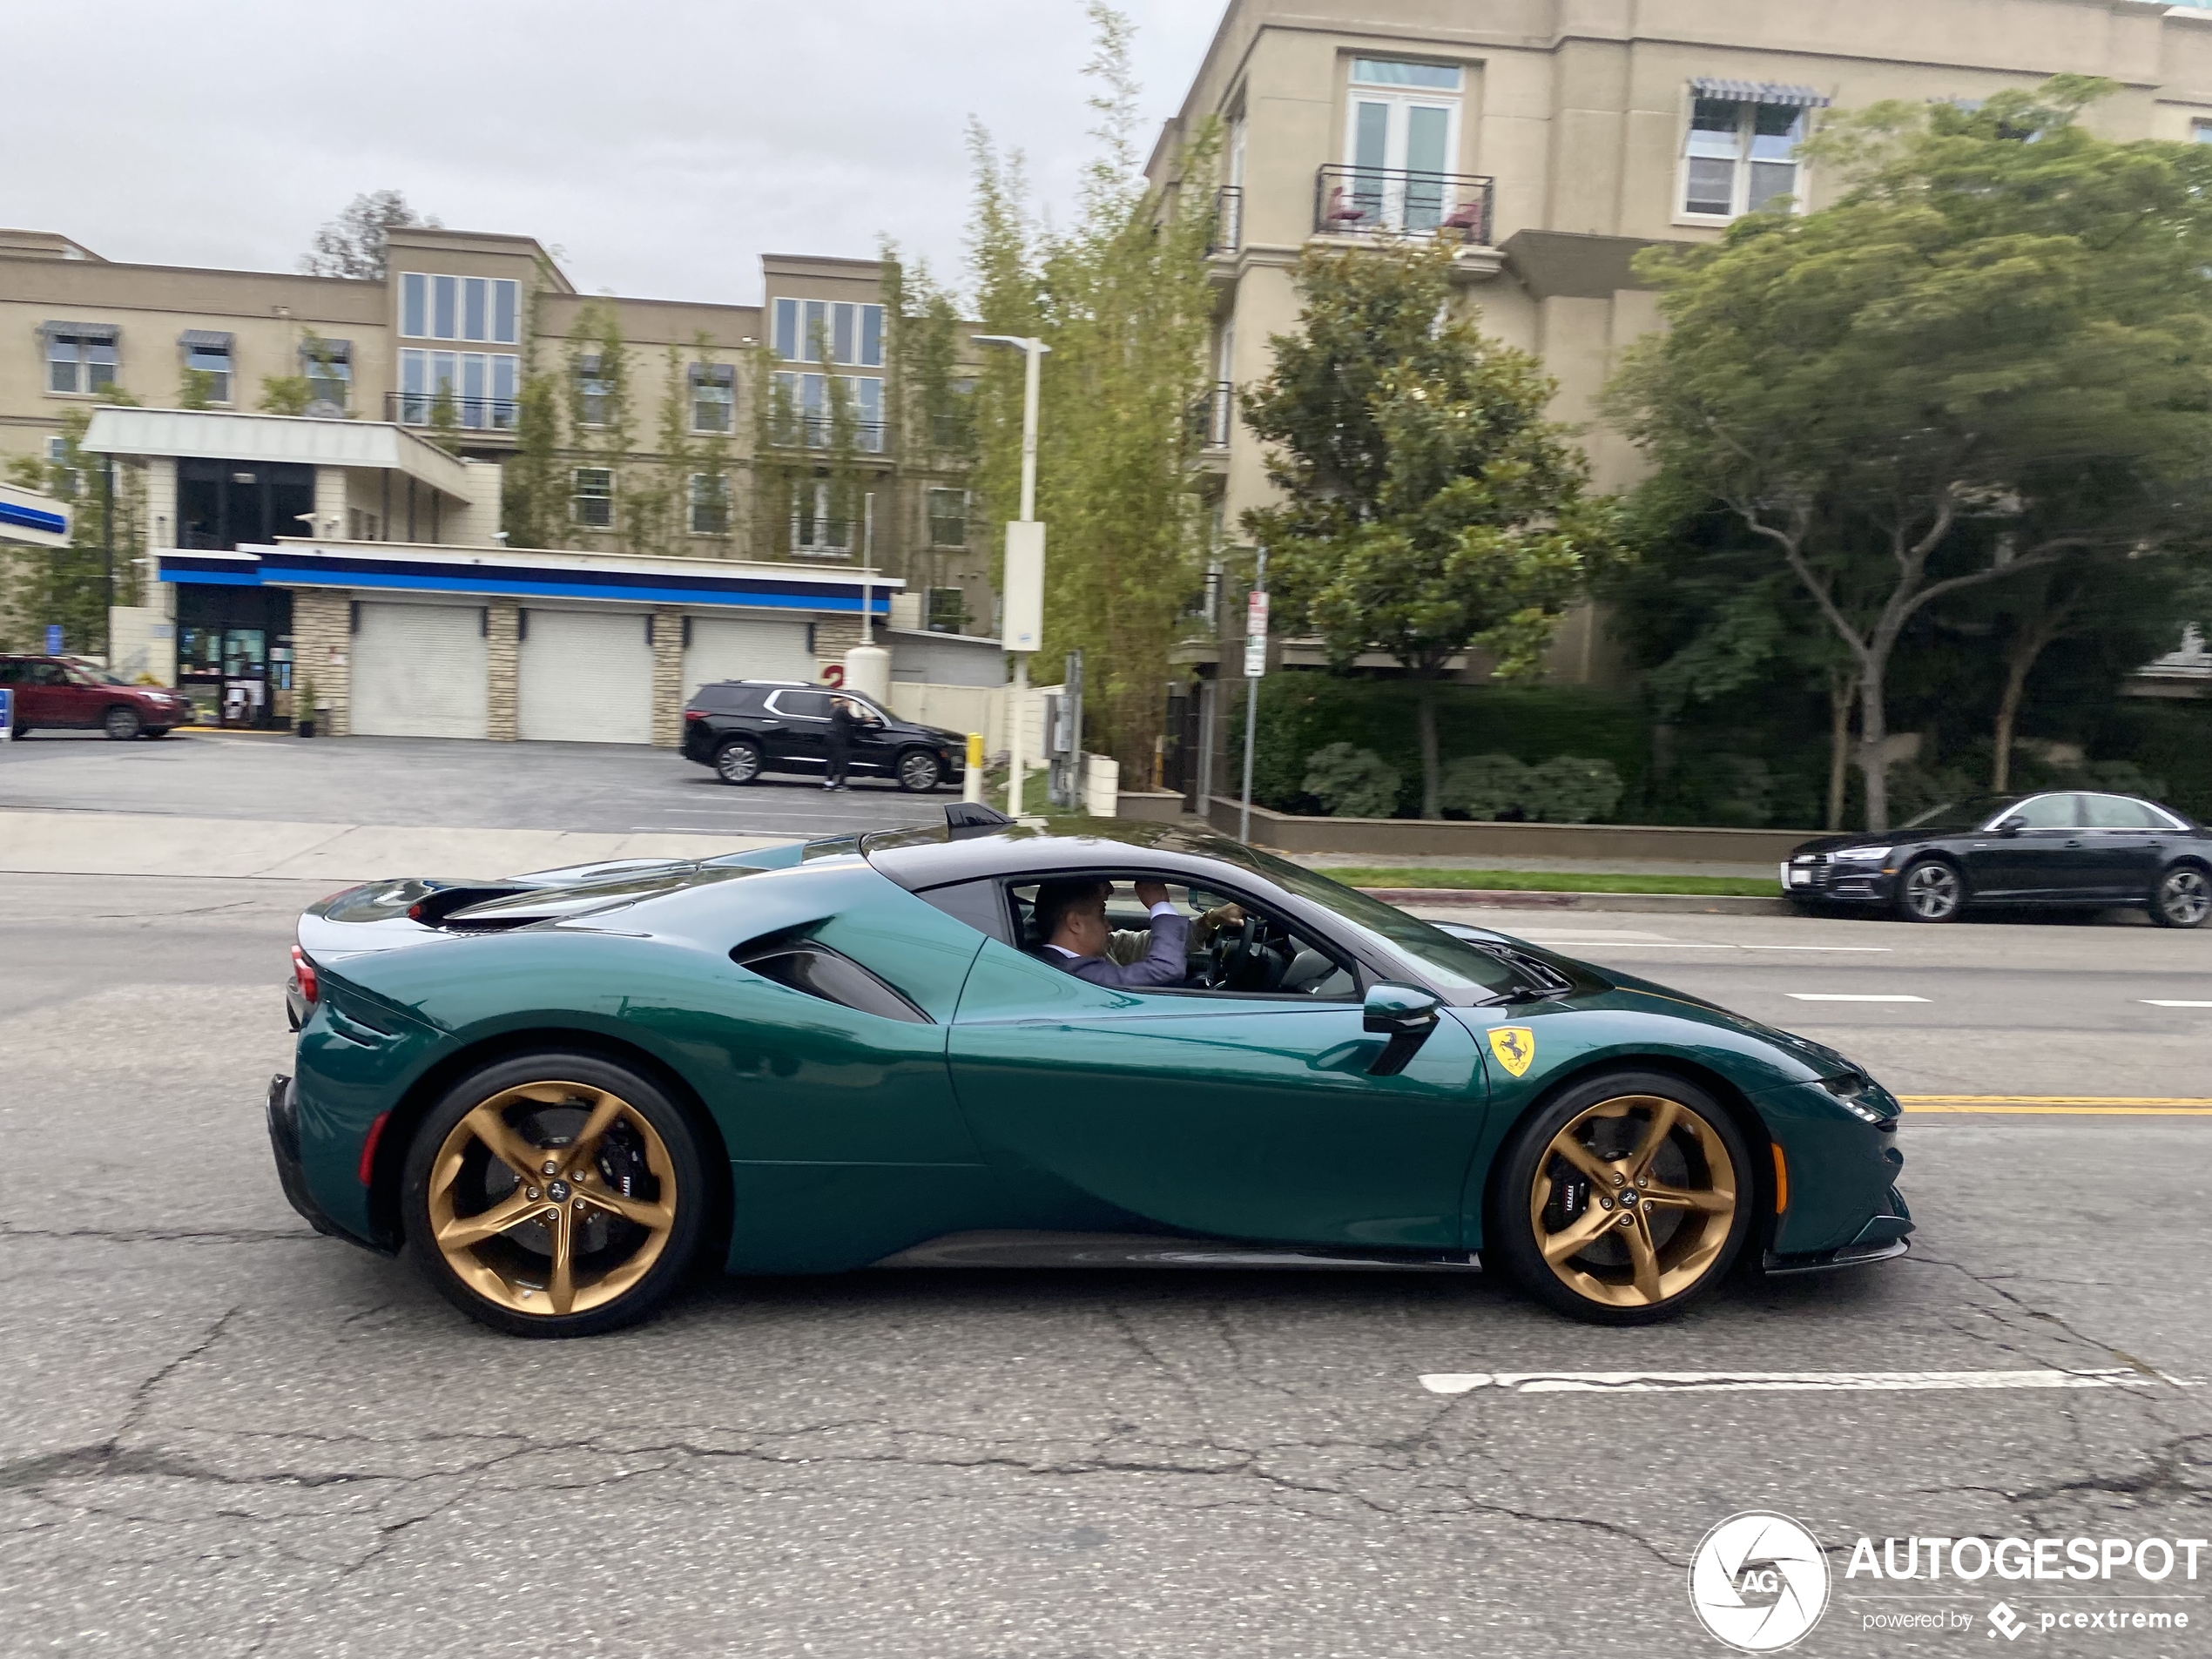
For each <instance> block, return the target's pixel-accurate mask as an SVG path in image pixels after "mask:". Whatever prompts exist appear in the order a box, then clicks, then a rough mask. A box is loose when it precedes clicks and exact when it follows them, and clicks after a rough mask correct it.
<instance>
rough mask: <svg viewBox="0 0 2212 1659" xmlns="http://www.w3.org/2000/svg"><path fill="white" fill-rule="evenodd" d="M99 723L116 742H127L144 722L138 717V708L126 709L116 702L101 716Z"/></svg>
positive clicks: (136, 733) (135, 734)
mask: <svg viewBox="0 0 2212 1659" xmlns="http://www.w3.org/2000/svg"><path fill="white" fill-rule="evenodd" d="M100 724H101V725H103V726H104V727H105V728H106V730H107V734H108V736H109V737H111V738H114V739H115V741H116V742H118V743H128V742H130V741H131V739H132V738H135V737H137V736H138V732H139V730H140V729H141V728H142V727H143V726H144V725H145V721H143V720H141V719H139V718H138V710H136V709H126V708H125V707H124V706H123V705H121V704H120V703H118V704H117V705H115V706H114V707H113V708H111V709H110V710H109V711H107V713H106V714H105V715H104V716H102V717H101V719H100Z"/></svg>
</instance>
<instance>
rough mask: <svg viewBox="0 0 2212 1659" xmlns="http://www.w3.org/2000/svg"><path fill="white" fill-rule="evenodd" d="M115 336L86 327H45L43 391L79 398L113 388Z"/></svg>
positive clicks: (110, 331)
mask: <svg viewBox="0 0 2212 1659" xmlns="http://www.w3.org/2000/svg"><path fill="white" fill-rule="evenodd" d="M117 338H118V335H117V333H116V331H115V330H114V329H112V328H108V327H94V326H92V325H90V324H84V323H78V324H71V323H65V322H50V323H48V324H47V325H46V389H47V390H48V391H49V392H64V393H72V394H75V395H79V396H86V395H91V394H93V393H96V392H105V391H106V390H107V389H108V388H109V387H111V386H112V385H114V384H115V366H116V354H115V342H116V340H117Z"/></svg>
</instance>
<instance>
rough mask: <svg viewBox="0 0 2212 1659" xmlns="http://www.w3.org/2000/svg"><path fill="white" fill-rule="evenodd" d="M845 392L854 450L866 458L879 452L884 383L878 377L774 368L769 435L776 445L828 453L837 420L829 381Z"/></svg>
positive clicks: (881, 442) (881, 447)
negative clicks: (773, 412)
mask: <svg viewBox="0 0 2212 1659" xmlns="http://www.w3.org/2000/svg"><path fill="white" fill-rule="evenodd" d="M833 380H834V381H836V382H837V383H838V385H839V387H840V388H842V389H843V391H844V394H845V397H846V408H847V410H848V412H849V413H850V415H851V416H852V421H853V448H855V449H858V450H860V451H862V452H863V453H865V454H867V455H880V454H881V453H882V450H883V380H882V377H881V376H880V375H876V374H837V375H830V374H800V373H799V372H798V371H797V370H795V369H778V370H777V371H776V374H775V378H774V380H773V381H772V385H773V388H774V393H773V395H774V397H775V400H776V408H775V418H774V420H773V421H772V426H773V428H774V431H773V433H772V436H773V438H774V441H775V442H778V443H788V444H798V445H804V446H805V447H806V448H809V449H826V448H829V447H830V445H831V444H832V443H833V442H834V441H835V438H836V428H837V421H836V418H835V409H834V406H833V403H832V401H831V391H830V382H831V381H833Z"/></svg>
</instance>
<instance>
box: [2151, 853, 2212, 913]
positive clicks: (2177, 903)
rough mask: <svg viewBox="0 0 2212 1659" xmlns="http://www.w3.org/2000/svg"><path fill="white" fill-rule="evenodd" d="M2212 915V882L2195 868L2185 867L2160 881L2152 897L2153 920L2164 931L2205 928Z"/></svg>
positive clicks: (2165, 875)
mask: <svg viewBox="0 0 2212 1659" xmlns="http://www.w3.org/2000/svg"><path fill="white" fill-rule="evenodd" d="M2208 915H2212V880H2208V879H2207V877H2206V876H2205V873H2204V872H2203V871H2202V870H2201V869H2199V868H2197V867H2196V866H2195V865H2194V864H2183V865H2180V866H2177V867H2175V868H2174V869H2171V870H2168V872H2167V873H2165V874H2164V875H2162V876H2161V877H2160V878H2159V881H2158V891H2157V892H2155V893H2154V894H2152V895H2151V900H2150V919H2151V920H2152V921H2155V922H2156V923H2157V924H2158V925H2159V926H2160V927H2202V926H2203V925H2204V919H2205V917H2206V916H2208Z"/></svg>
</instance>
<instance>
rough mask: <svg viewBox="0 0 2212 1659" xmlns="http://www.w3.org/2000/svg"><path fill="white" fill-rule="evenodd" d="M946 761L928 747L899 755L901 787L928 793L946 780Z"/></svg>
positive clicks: (922, 793)
mask: <svg viewBox="0 0 2212 1659" xmlns="http://www.w3.org/2000/svg"><path fill="white" fill-rule="evenodd" d="M944 777H945V765H944V763H943V762H942V761H941V760H939V759H937V757H936V756H935V755H934V754H931V753H930V752H929V751H928V750H927V749H909V750H907V752H905V753H904V754H902V755H900V757H899V787H900V788H901V789H903V790H906V791H907V792H909V793H912V794H916V795H926V794H927V793H928V792H930V791H931V790H933V789H934V788H936V787H937V786H938V785H939V784H940V783H941V782H942V781H944Z"/></svg>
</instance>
